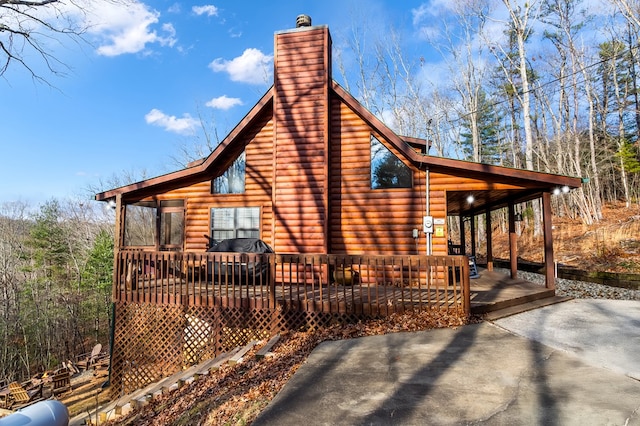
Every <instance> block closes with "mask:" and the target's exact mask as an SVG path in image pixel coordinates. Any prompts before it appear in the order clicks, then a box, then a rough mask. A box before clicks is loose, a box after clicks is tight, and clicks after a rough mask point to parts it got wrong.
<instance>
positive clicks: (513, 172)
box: [332, 81, 581, 188]
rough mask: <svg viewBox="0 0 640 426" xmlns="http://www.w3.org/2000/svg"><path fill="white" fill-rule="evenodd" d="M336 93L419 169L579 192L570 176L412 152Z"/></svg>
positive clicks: (349, 98) (337, 90)
mask: <svg viewBox="0 0 640 426" xmlns="http://www.w3.org/2000/svg"><path fill="white" fill-rule="evenodd" d="M332 89H333V91H334V93H335V94H336V95H337V96H338V97H339V98H340V99H342V101H343V102H345V103H346V104H347V105H348V106H349V108H351V109H352V110H353V111H355V112H356V114H358V115H359V116H360V117H361V118H362V119H363V120H365V121H366V122H367V123H368V124H369V125H370V126H371V127H372V128H373V129H374V130H375V131H376V132H378V133H379V134H380V135H382V136H383V137H384V138H385V140H387V141H388V142H389V143H392V144H393V145H394V147H395V148H397V149H398V151H400V152H401V153H402V154H404V155H405V157H406V158H407V159H408V160H409V161H411V162H412V163H413V165H414V166H415V167H417V168H419V169H424V168H425V167H429V168H430V169H432V170H434V171H442V172H443V173H448V174H461V173H463V174H469V173H473V174H477V175H479V176H478V177H479V178H481V177H483V176H490V175H493V176H497V177H501V178H503V179H510V180H513V179H515V180H517V181H518V182H521V184H522V185H523V186H534V187H553V186H565V185H566V186H568V187H569V188H579V187H580V185H581V179H580V178H576V177H570V176H563V175H556V174H550V173H542V172H535V171H531V170H522V169H513V168H509V167H502V166H494V165H490V164H482V163H475V162H471V161H463V160H455V159H451V158H444V157H434V156H431V155H422V154H420V153H418V152H416V151H415V150H414V149H412V148H411V147H410V146H409V145H408V144H407V143H406V142H405V141H404V140H403V139H402V138H401V137H400V136H398V135H397V134H396V133H395V132H394V131H393V130H391V129H390V128H389V127H388V126H387V125H386V124H384V123H383V122H382V121H381V120H380V119H379V118H378V117H376V116H375V115H374V114H373V113H371V111H369V110H368V109H366V108H365V107H364V106H363V105H362V104H361V103H360V102H358V100H357V99H355V98H354V97H353V96H352V95H351V94H350V93H349V92H347V91H346V90H345V89H344V88H342V86H340V85H339V84H338V83H336V82H335V81H334V82H332Z"/></svg>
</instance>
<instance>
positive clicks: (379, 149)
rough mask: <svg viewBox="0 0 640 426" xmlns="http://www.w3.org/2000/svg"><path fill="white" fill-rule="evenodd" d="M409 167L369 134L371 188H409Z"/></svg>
mask: <svg viewBox="0 0 640 426" xmlns="http://www.w3.org/2000/svg"><path fill="white" fill-rule="evenodd" d="M412 182H413V179H412V173H411V169H410V168H409V167H408V166H407V165H406V164H404V163H403V162H402V161H400V159H399V158H398V157H396V156H395V155H394V154H393V153H392V152H391V151H389V148H387V147H386V146H384V145H383V144H382V142H380V141H379V140H378V139H377V138H376V137H375V136H373V135H371V189H386V188H411V186H412Z"/></svg>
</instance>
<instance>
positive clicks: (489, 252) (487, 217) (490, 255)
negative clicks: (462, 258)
mask: <svg viewBox="0 0 640 426" xmlns="http://www.w3.org/2000/svg"><path fill="white" fill-rule="evenodd" d="M484 223H485V227H486V230H485V234H486V238H487V270H488V271H493V247H492V244H493V242H492V238H491V229H492V228H491V210H490V209H489V208H488V207H487V210H486V211H485V220H484Z"/></svg>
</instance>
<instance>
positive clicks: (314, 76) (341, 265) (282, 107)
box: [96, 15, 581, 395]
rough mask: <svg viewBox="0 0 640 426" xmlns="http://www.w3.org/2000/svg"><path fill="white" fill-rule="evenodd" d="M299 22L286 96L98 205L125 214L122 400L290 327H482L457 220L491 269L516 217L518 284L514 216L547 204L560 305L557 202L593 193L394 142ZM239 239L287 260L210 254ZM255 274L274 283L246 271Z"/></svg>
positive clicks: (119, 362) (117, 289)
mask: <svg viewBox="0 0 640 426" xmlns="http://www.w3.org/2000/svg"><path fill="white" fill-rule="evenodd" d="M297 24H298V25H297V27H296V28H295V29H290V30H285V31H280V32H277V33H276V34H275V52H274V83H273V86H272V87H271V88H270V89H269V90H268V91H267V92H266V93H265V94H264V96H262V98H261V99H260V100H259V101H258V102H257V103H256V104H255V106H253V108H252V109H251V110H250V111H249V113H248V114H247V115H246V116H245V117H244V118H243V119H242V120H241V121H240V123H238V125H237V126H236V127H235V128H234V129H233V130H232V131H231V132H230V133H229V135H227V137H226V138H225V139H224V140H223V141H222V142H221V143H220V144H219V145H218V146H217V147H216V148H215V149H214V151H213V152H212V153H211V154H210V155H209V156H208V157H207V158H205V159H203V160H201V161H198V162H195V163H193V164H190V165H189V166H188V167H186V168H185V169H182V170H178V171H175V172H173V173H169V174H166V175H163V176H159V177H155V178H151V179H147V180H144V181H141V182H137V183H134V184H131V185H127V186H124V187H120V188H116V189H113V190H109V191H106V192H102V193H100V194H97V195H96V199H97V200H99V201H106V202H110V203H112V204H113V205H114V206H115V209H116V248H115V263H114V265H115V268H114V283H113V300H114V306H115V308H114V312H115V336H114V342H113V345H112V351H113V353H112V358H111V360H112V361H111V362H112V365H111V374H112V376H111V377H112V384H113V385H114V392H115V393H116V394H118V395H119V394H121V393H122V392H127V391H130V390H133V389H136V388H139V387H142V386H143V385H144V384H146V383H148V382H151V381H154V380H157V379H159V378H160V377H163V376H165V375H168V374H171V373H172V372H174V371H176V370H178V369H180V368H183V367H184V366H185V365H189V364H193V363H195V362H198V361H199V360H201V359H206V358H208V357H209V358H210V357H213V356H215V355H217V354H219V353H220V352H223V351H227V350H229V348H231V347H234V346H236V345H239V344H244V343H246V342H247V341H249V340H251V339H258V338H264V337H268V336H269V335H270V334H275V333H277V332H279V331H281V330H284V329H291V328H301V327H317V326H321V325H324V324H328V323H331V322H333V321H336V320H338V321H352V320H358V319H361V318H363V317H367V316H369V317H371V316H379V315H386V314H388V313H391V312H405V311H415V310H427V309H446V310H450V311H451V312H454V313H457V314H459V315H463V316H467V315H469V314H470V311H471V299H472V297H473V296H472V294H473V286H474V283H473V282H470V281H471V280H470V279H469V259H468V258H467V257H466V256H465V252H464V247H465V246H466V244H465V243H466V242H465V241H464V238H463V241H461V244H460V245H459V246H458V247H462V252H458V253H452V252H451V250H450V243H449V241H448V239H449V238H448V221H447V218H448V217H458V218H474V217H476V216H478V215H484V220H483V221H482V222H483V223H484V226H486V237H487V240H488V241H487V269H488V270H491V269H492V261H493V256H492V253H491V229H492V225H491V220H490V219H491V215H490V214H488V213H490V212H491V211H493V210H496V209H501V208H506V209H507V210H508V217H509V228H510V242H511V256H510V257H511V259H510V261H511V277H510V278H516V275H517V263H516V262H517V244H516V234H515V209H514V206H515V205H517V204H518V203H522V202H525V201H529V200H533V199H539V198H541V199H542V206H543V208H542V213H543V221H544V227H543V229H544V254H545V276H546V283H547V285H546V287H547V289H546V290H547V293H545V295H547V296H548V295H549V294H553V289H554V275H553V265H554V263H553V245H552V238H551V229H552V228H551V194H552V192H553V191H554V190H557V188H560V187H564V188H577V187H579V186H580V184H581V181H580V179H578V178H572V177H566V176H558V175H553V174H546V173H539V172H534V171H528V170H516V169H511V168H505V167H498V166H493V165H488V164H479V163H473V162H467V161H461V160H456V159H448V158H442V157H434V156H430V155H429V153H428V151H429V144H428V143H427V141H425V140H421V139H416V138H409V137H403V136H400V135H397V134H395V133H394V132H393V131H392V130H391V129H390V128H389V127H387V126H386V125H385V124H384V123H382V122H381V121H380V119H378V118H377V117H376V116H375V115H373V114H372V113H371V112H370V111H368V110H367V109H366V108H364V107H363V106H362V105H361V104H360V103H359V102H358V101H357V100H356V99H355V98H354V97H353V96H352V95H351V94H349V93H348V92H347V91H346V90H345V89H344V88H342V87H341V86H339V85H338V84H337V83H335V82H334V81H333V80H332V77H331V37H330V33H329V30H328V28H327V27H326V26H312V25H311V22H310V18H308V17H306V16H304V15H302V16H300V17H298V22H297ZM459 223H460V225H461V226H462V227H464V223H465V222H464V221H463V220H460V221H459ZM469 223H470V224H471V227H472V228H471V230H472V232H471V233H470V235H471V236H472V237H471V238H472V241H471V247H472V249H471V251H472V253H471V254H475V241H474V238H473V235H474V234H475V230H474V226H475V225H474V224H475V221H474V220H471V221H469ZM461 234H462V235H463V236H464V235H465V232H464V231H463V232H462V233H461ZM236 237H251V238H259V239H261V240H263V241H264V242H266V243H267V244H269V245H270V246H271V247H272V248H273V250H274V252H275V253H220V252H215V248H214V249H213V250H214V251H213V252H211V251H209V252H207V250H208V249H211V246H212V245H213V244H214V243H215V242H217V241H220V240H225V239H229V238H236ZM255 264H266V265H268V273H266V274H257V273H254V272H250V271H249V270H248V268H243V267H242V265H245V266H246V265H255ZM220 271H223V272H222V273H221V272H220ZM229 271H235V272H231V273H229ZM238 271H240V272H238Z"/></svg>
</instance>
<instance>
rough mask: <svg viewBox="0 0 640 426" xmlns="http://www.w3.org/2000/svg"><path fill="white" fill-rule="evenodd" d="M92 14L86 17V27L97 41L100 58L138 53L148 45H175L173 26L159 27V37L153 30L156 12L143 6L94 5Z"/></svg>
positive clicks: (164, 25) (135, 3)
mask: <svg viewBox="0 0 640 426" xmlns="http://www.w3.org/2000/svg"><path fill="white" fill-rule="evenodd" d="M92 12H93V14H92V15H90V16H88V18H87V20H88V22H87V24H88V26H89V33H91V34H93V35H94V36H96V37H97V38H98V40H99V41H98V45H99V46H98V49H97V52H98V54H100V55H104V56H118V55H122V54H126V53H138V52H141V51H143V50H145V49H146V48H147V46H148V45H149V44H152V43H158V44H160V45H161V46H173V45H174V44H175V42H176V38H175V36H176V31H175V29H174V28H173V25H171V24H168V23H166V24H163V25H162V34H158V32H156V30H154V29H153V26H154V25H155V24H157V23H158V22H159V18H160V13H159V12H158V11H156V10H152V9H150V8H149V7H147V6H146V5H145V4H143V3H138V2H135V1H134V2H131V3H127V4H126V5H124V4H122V5H119V4H114V3H110V2H105V3H96V8H95V9H93V10H92Z"/></svg>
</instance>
